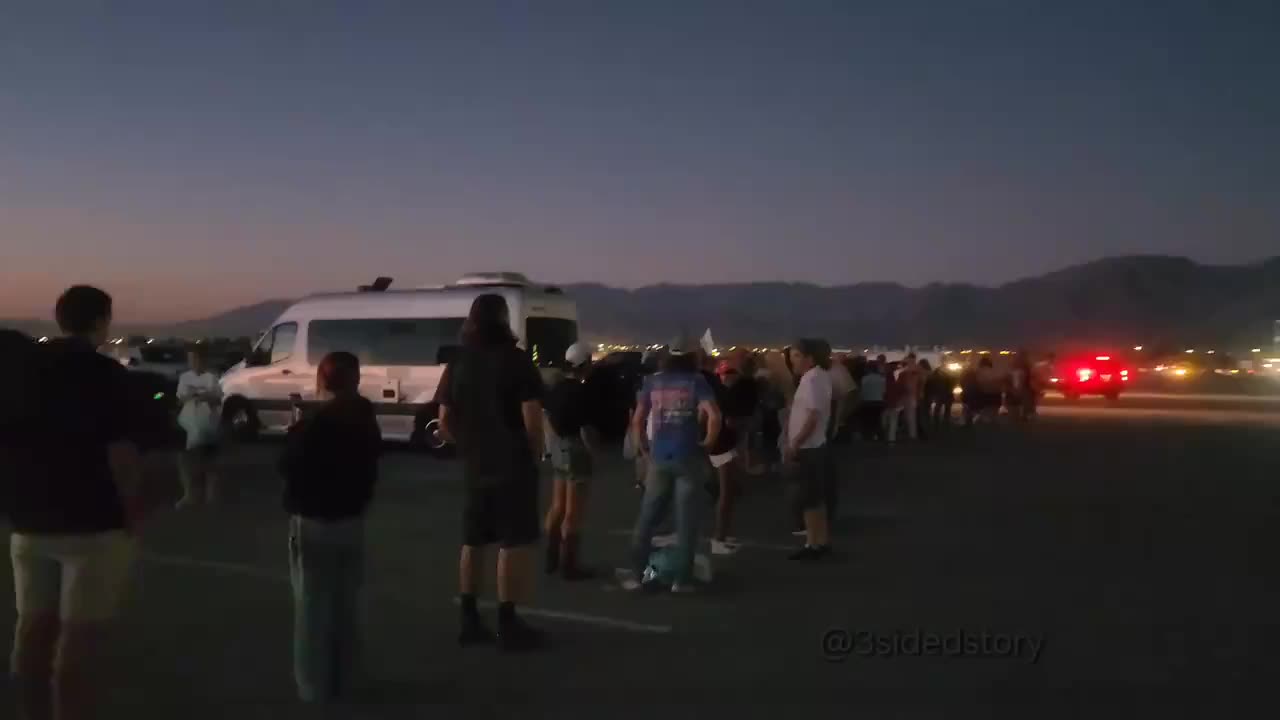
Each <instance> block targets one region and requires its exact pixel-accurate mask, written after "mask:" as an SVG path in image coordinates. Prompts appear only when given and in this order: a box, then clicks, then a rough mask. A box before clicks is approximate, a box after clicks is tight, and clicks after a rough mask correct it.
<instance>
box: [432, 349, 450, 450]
mask: <svg viewBox="0 0 1280 720" xmlns="http://www.w3.org/2000/svg"><path fill="white" fill-rule="evenodd" d="M435 402H436V419H437V420H439V421H440V423H439V426H438V429H437V430H436V432H437V433H439V435H440V439H441V440H443V441H445V442H447V443H450V444H455V440H454V435H453V416H452V414H451V413H450V407H451V406H452V405H453V364H452V363H450V364H449V365H446V366H445V368H444V373H443V374H441V375H440V384H439V385H437V386H436V397H435Z"/></svg>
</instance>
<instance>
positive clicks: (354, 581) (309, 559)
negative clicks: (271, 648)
mask: <svg viewBox="0 0 1280 720" xmlns="http://www.w3.org/2000/svg"><path fill="white" fill-rule="evenodd" d="M359 386H360V361H359V360H358V359H357V358H356V356H354V355H352V354H350V353H346V352H334V353H329V354H328V355H326V356H325V357H324V359H322V360H321V361H320V366H319V368H318V371H317V374H316V399H317V401H319V402H320V403H321V404H320V405H319V406H318V407H316V408H315V409H314V411H313V412H311V413H306V414H305V416H304V417H302V418H298V419H297V421H296V422H294V424H293V425H292V426H291V427H290V428H289V437H288V443H287V445H286V447H285V452H284V455H283V456H282V457H281V460H280V470H281V473H282V474H283V475H284V478H285V489H284V508H285V511H286V512H288V513H289V578H290V582H291V584H292V586H293V611H294V624H293V676H294V681H295V683H296V684H297V691H298V697H299V699H301V700H302V701H303V702H309V703H311V702H313V703H327V702H331V701H333V700H336V699H338V698H339V697H340V696H342V695H344V694H347V693H349V692H350V690H351V686H352V684H353V678H354V676H355V669H356V667H357V661H358V657H359V654H358V649H359V646H360V640H359V638H360V627H359V626H360V621H359V617H360V602H359V600H360V588H361V586H362V585H363V583H364V566H365V562H364V552H365V551H364V534H365V520H364V518H365V513H366V512H367V511H368V508H369V504H370V503H371V502H372V500H373V491H374V486H375V485H376V484H377V481H378V457H379V455H380V452H381V446H382V433H381V431H380V430H379V429H378V420H377V416H376V414H375V412H374V409H373V403H371V402H369V400H367V399H365V398H364V397H361V395H360V394H359V391H358V390H359Z"/></svg>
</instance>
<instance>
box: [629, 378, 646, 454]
mask: <svg viewBox="0 0 1280 720" xmlns="http://www.w3.org/2000/svg"><path fill="white" fill-rule="evenodd" d="M648 424H649V393H647V392H645V391H644V390H641V391H640V394H639V395H637V396H636V411H635V412H634V413H632V415H631V438H632V440H633V441H634V443H635V446H636V453H637V454H640V455H648V454H649V427H648Z"/></svg>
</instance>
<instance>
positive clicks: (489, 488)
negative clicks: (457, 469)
mask: <svg viewBox="0 0 1280 720" xmlns="http://www.w3.org/2000/svg"><path fill="white" fill-rule="evenodd" d="M541 534H542V527H541V518H539V517H538V469H537V468H536V467H534V468H530V469H529V470H528V472H527V473H526V474H525V476H524V477H522V478H519V479H516V480H510V481H506V482H501V483H498V484H496V485H483V486H472V487H468V488H467V490H466V499H465V500H464V501H463V506H462V544H463V545H469V546H471V547H482V546H484V545H492V544H494V543H498V544H499V545H500V546H502V547H504V548H510V547H521V546H523V545H532V544H534V543H536V542H538V538H539V537H540V536H541Z"/></svg>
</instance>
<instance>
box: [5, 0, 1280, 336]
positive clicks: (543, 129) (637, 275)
mask: <svg viewBox="0 0 1280 720" xmlns="http://www.w3.org/2000/svg"><path fill="white" fill-rule="evenodd" d="M19 5H21V6H23V7H21V8H19V7H17V6H19ZM94 8H96V9H94ZM1046 8H1048V9H1046ZM108 9H110V10H108ZM1137 253H1144V254H1145V253H1160V254H1177V255H1187V256H1190V257H1192V258H1195V259H1197V260H1201V261H1205V262H1215V263H1239V262H1247V261H1253V260H1257V259H1259V258H1262V257H1264V256H1267V255H1269V254H1280V2H1275V0H1258V1H1256V2H1232V1H1230V0H1226V1H1221V2H1218V1H1215V2H1209V1H1207V0H1206V1H1204V2H1181V1H1178V0H1169V1H1167V2H1159V3H1136V2H1124V1H1123V0H1112V1H1110V2H1081V1H1064V2H1056V3H1055V2H1048V3H1041V2H1019V1H1017V0H1007V1H1005V2H994V1H987V0H934V1H925V0H895V1H893V2H875V3H873V2H862V1H860V0H830V1H819V0H789V1H785V2H784V1H781V0H771V1H768V2H757V1H754V0H740V1H737V2H728V1H726V2H698V1H696V0H683V1H671V2H667V1H658V0H645V1H640V0H636V1H633V2H608V1H604V0H582V1H580V2H556V1H555V0H537V1H534V0H526V1H525V2H489V1H486V0H469V1H466V2H456V3H446V2H430V1H428V0H422V1H421V2H377V1H374V0H370V1H368V2H362V1H356V0H351V1H348V2H286V1H278V2H182V1H180V0H168V1H164V2H118V3H117V2H111V3H81V2H70V1H67V2H60V1H56V0H55V1H50V2H43V3H37V2H27V3H13V4H8V5H6V6H5V8H4V9H2V10H0V317H42V318H43V317H48V316H49V315H50V313H51V307H52V304H53V300H54V298H55V297H56V295H57V293H58V292H59V291H60V290H61V289H62V288H63V287H64V286H66V285H68V284H70V283H74V282H89V283H93V284H97V285H100V286H101V287H103V288H105V289H107V290H108V291H110V292H111V293H113V294H114V295H115V296H116V299H117V317H118V319H120V320H122V321H126V322H127V321H169V320H182V319H189V318H193V317H198V316H202V315H207V314H211V313H214V312H218V311H221V310H224V309H228V308H230V307H232V306H235V305H240V304H245V303H249V302H255V301H258V300H262V299H266V298H273V297H291V296H296V295H300V294H303V293H306V292H309V291H312V290H323V289H333V288H346V287H352V288H353V287H354V286H356V285H357V284H359V283H363V282H367V281H369V280H371V279H372V278H373V277H374V276H376V275H380V274H386V275H391V276H394V277H395V278H396V285H398V286H404V285H416V284H423V283H431V282H446V281H449V280H451V279H453V278H455V277H456V276H458V275H459V274H460V273H463V272H465V271H469V270H477V269H491V270H516V271H522V272H525V273H527V274H529V275H531V276H534V277H536V278H540V279H545V280H548V281H555V282H577V281H595V282H602V283H606V284H611V285H618V286H627V287H632V286H638V285H644V284H652V283H658V282H679V283H711V282H717V283H718V282H738V281H753V280H787V281H807V282H816V283H821V284H846V283H853V282H858V281H863V280H890V281H899V282H903V283H907V284H912V285H916V284H923V283H927V282H932V281H965V282H978V283H984V284H988V283H1000V282H1005V281H1008V280H1013V279H1016V278H1019V277H1023V276H1027V275H1034V274H1039V273H1042V272H1045V271H1049V270H1054V269H1057V268H1060V267H1062V266H1065V265H1069V264H1072V263H1077V262H1082V261H1087V260H1092V259H1096V258H1099V257H1103V256H1107V255H1116V254H1137Z"/></svg>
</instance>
